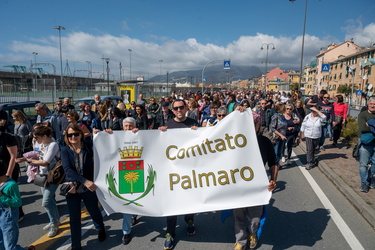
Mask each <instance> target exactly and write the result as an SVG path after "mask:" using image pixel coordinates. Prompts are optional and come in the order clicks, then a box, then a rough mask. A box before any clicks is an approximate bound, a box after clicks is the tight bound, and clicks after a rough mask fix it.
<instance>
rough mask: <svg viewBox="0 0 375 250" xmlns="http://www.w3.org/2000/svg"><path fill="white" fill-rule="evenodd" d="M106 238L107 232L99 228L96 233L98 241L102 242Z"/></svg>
mask: <svg viewBox="0 0 375 250" xmlns="http://www.w3.org/2000/svg"><path fill="white" fill-rule="evenodd" d="M106 238H107V234H106V233H105V230H104V229H102V230H99V233H98V240H99V242H103V241H104V240H105V239H106Z"/></svg>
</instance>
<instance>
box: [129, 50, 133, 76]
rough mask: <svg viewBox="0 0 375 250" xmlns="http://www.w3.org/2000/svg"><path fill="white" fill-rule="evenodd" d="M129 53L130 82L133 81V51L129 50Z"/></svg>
mask: <svg viewBox="0 0 375 250" xmlns="http://www.w3.org/2000/svg"><path fill="white" fill-rule="evenodd" d="M128 51H129V68H130V70H129V80H131V79H132V52H133V50H131V49H128Z"/></svg>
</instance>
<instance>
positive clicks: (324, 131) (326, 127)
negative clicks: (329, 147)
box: [319, 120, 332, 147]
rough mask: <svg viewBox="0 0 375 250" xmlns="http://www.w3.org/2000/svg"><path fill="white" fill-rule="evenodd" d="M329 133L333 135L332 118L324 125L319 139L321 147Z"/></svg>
mask: <svg viewBox="0 0 375 250" xmlns="http://www.w3.org/2000/svg"><path fill="white" fill-rule="evenodd" d="M327 134H329V135H330V137H332V133H331V120H327V124H326V125H324V126H322V136H321V137H320V141H319V147H321V146H323V145H324V141H325V139H326V137H327Z"/></svg>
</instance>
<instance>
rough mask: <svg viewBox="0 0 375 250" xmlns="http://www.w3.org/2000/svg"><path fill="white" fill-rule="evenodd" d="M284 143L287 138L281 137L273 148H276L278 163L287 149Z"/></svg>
mask: <svg viewBox="0 0 375 250" xmlns="http://www.w3.org/2000/svg"><path fill="white" fill-rule="evenodd" d="M284 145H285V140H281V139H279V140H278V141H277V142H276V144H275V146H273V149H274V150H275V154H276V164H279V161H280V159H281V156H282V154H283V152H284V149H285V146H284Z"/></svg>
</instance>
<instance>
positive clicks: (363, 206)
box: [299, 142, 375, 228]
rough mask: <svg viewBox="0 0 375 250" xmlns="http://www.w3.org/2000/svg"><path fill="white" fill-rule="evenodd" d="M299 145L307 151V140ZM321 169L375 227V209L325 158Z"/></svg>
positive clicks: (321, 161)
mask: <svg viewBox="0 0 375 250" xmlns="http://www.w3.org/2000/svg"><path fill="white" fill-rule="evenodd" d="M299 147H300V148H301V149H302V151H304V152H306V144H305V142H301V143H300V145H299ZM319 170H320V171H321V172H322V173H323V174H324V175H325V176H327V177H328V179H330V180H331V181H332V183H333V184H334V185H335V186H336V187H337V189H338V190H339V191H340V192H341V193H342V194H343V195H344V196H345V197H346V198H347V199H348V200H349V202H350V203H351V204H352V205H353V206H354V207H355V208H356V209H357V210H358V211H359V212H360V214H361V215H362V216H363V218H365V220H367V222H368V223H369V224H370V225H371V226H372V228H375V210H374V209H373V208H372V207H369V205H368V204H367V203H366V202H365V201H364V200H363V199H362V197H360V196H359V195H358V194H357V193H356V192H355V191H354V190H353V188H352V187H350V186H349V185H348V184H347V183H346V182H345V181H344V180H343V179H342V178H341V177H340V176H339V175H338V174H336V172H335V171H333V170H332V169H331V168H330V167H329V166H328V165H327V164H326V163H324V160H320V161H319Z"/></svg>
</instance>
